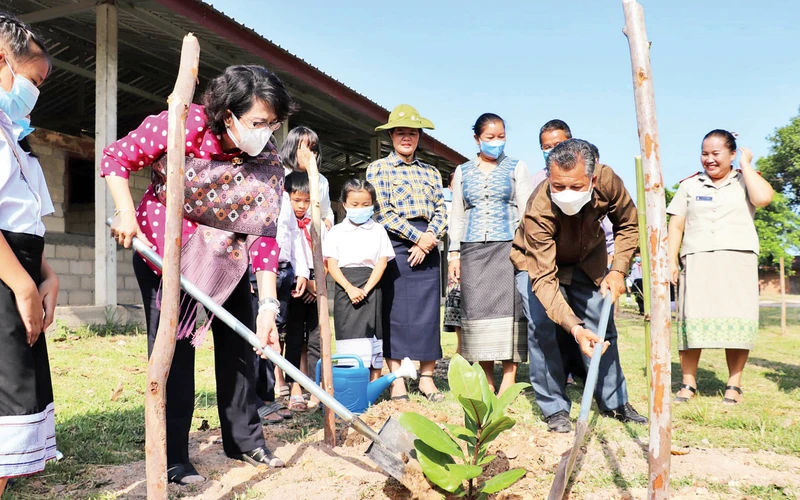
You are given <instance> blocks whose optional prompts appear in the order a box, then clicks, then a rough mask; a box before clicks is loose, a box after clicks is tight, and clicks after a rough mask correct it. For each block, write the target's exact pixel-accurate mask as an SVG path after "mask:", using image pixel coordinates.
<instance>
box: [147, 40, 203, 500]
mask: <svg viewBox="0 0 800 500" xmlns="http://www.w3.org/2000/svg"><path fill="white" fill-rule="evenodd" d="M199 65H200V44H199V43H198V41H197V38H195V37H194V35H192V34H191V33H190V34H188V35H186V36H185V37H184V39H183V47H182V48H181V63H180V67H179V69H178V77H177V79H176V80H175V88H174V89H173V91H172V94H170V96H169V98H167V104H168V106H169V128H168V132H167V207H166V223H165V225H164V226H165V227H164V230H165V235H164V268H163V270H162V274H161V276H162V285H161V316H160V319H159V324H158V333H157V334H156V341H155V344H154V345H153V352H152V354H151V355H150V361H149V362H148V364H147V391H146V392H145V410H144V425H145V458H146V466H145V467H146V472H147V498H148V499H158V500H166V499H167V423H166V406H167V404H166V403H167V377H168V376H169V369H170V366H171V365H172V356H173V355H174V354H175V336H176V334H177V330H178V319H179V317H180V316H179V314H180V304H179V299H180V291H181V284H180V276H181V246H182V245H181V237H182V235H183V230H182V225H183V200H184V195H183V177H184V170H183V169H184V165H185V163H186V116H187V114H188V112H189V104H191V102H192V98H193V96H194V89H195V85H196V83H197V73H198V70H199Z"/></svg>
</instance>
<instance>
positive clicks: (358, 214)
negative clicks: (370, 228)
mask: <svg viewBox="0 0 800 500" xmlns="http://www.w3.org/2000/svg"><path fill="white" fill-rule="evenodd" d="M345 210H346V211H347V218H348V219H350V222H352V223H353V224H356V225H357V226H360V225H361V224H363V223H365V222H367V221H368V220H370V219H371V218H372V214H374V213H375V209H374V208H373V207H362V208H347V209H345Z"/></svg>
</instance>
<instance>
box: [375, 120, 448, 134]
mask: <svg viewBox="0 0 800 500" xmlns="http://www.w3.org/2000/svg"><path fill="white" fill-rule="evenodd" d="M399 127H408V128H425V129H428V130H434V128H435V127H434V126H433V122H432V121H430V120H428V119H427V118H422V117H420V118H419V120H412V119H411V118H401V119H399V120H395V121H390V122H389V123H387V124H385V125H379V126H377V127H375V131H379V130H390V129H393V128H399Z"/></svg>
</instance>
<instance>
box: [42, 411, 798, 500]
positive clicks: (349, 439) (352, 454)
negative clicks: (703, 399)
mask: <svg viewBox="0 0 800 500" xmlns="http://www.w3.org/2000/svg"><path fill="white" fill-rule="evenodd" d="M404 411H414V412H417V413H420V414H422V415H425V416H427V417H428V418H430V419H431V420H433V421H435V422H438V423H443V422H449V423H453V424H463V422H461V421H460V418H458V417H457V416H455V415H454V416H451V417H448V415H447V414H446V413H445V412H444V411H441V410H439V409H437V408H436V406H431V405H422V404H419V403H417V402H414V401H411V402H409V401H385V402H382V403H380V404H378V405H376V406H373V407H371V408H370V410H369V411H368V412H367V413H366V414H365V415H364V416H363V417H362V418H363V420H364V421H365V422H367V423H368V424H369V425H370V426H372V427H373V428H374V429H376V430H378V429H380V427H381V426H382V425H383V422H384V421H385V420H386V419H387V418H389V417H390V416H392V417H397V416H398V415H399V414H400V413H402V412H404ZM301 422H302V420H298V422H296V423H295V424H293V425H295V426H296V425H297V424H300V423H301ZM342 431H343V432H342V433H341V435H340V437H341V438H342V439H341V440H340V441H339V442H340V443H341V445H340V446H337V447H335V448H329V447H328V446H326V445H324V444H322V443H321V442H320V441H321V439H322V432H321V431H319V432H318V433H316V434H314V435H312V436H309V437H308V438H307V441H308V442H304V443H289V442H286V441H284V440H282V439H279V436H285V435H286V426H271V427H265V436H266V437H267V444H268V446H269V447H270V449H272V450H274V452H275V454H276V455H277V456H279V457H280V458H282V459H283V460H284V461H286V464H287V466H286V468H285V469H277V470H275V469H267V468H266V467H259V468H256V467H251V466H249V465H246V464H244V463H242V462H238V461H234V460H231V459H229V458H228V457H226V456H225V454H224V453H223V451H222V445H221V439H220V433H219V430H218V429H217V430H208V431H196V432H193V433H192V434H191V436H190V453H191V455H192V460H193V462H194V464H195V465H196V467H197V469H198V470H199V471H200V473H202V474H203V475H205V476H206V477H208V478H209V481H207V482H206V483H204V484H202V485H198V486H187V487H178V486H174V485H171V486H170V497H171V498H186V499H204V500H205V499H210V500H213V499H228V498H233V497H235V496H237V495H240V496H242V497H243V498H262V497H263V498H266V497H269V498H279V499H280V498H287V499H289V498H291V499H298V500H306V499H307V500H318V499H319V500H321V499H331V498H337V499H338V498H347V499H350V498H361V499H389V500H407V499H410V498H412V496H411V494H410V493H409V491H408V490H407V489H406V488H405V487H403V486H402V485H401V484H400V483H399V482H397V481H395V480H394V479H392V478H389V477H387V476H386V475H385V474H384V473H383V472H382V471H380V470H379V469H377V467H376V466H375V465H374V464H373V463H372V462H371V461H370V460H369V458H367V457H366V456H365V455H364V452H365V450H366V448H367V446H368V442H367V441H366V439H364V438H363V437H362V436H360V435H359V434H357V433H355V432H354V431H352V430H349V429H348V430H345V429H342ZM572 440H573V435H572V434H551V433H548V432H547V431H546V429H545V426H544V424H541V423H539V422H534V423H525V422H520V423H518V424H517V426H516V427H514V429H512V430H511V431H508V432H506V433H504V434H503V435H502V436H501V437H500V438H498V439H497V440H496V441H495V442H494V443H493V444H492V446H491V448H490V453H492V454H496V455H497V458H496V459H495V460H494V461H493V462H492V463H491V464H490V465H489V466H488V467H487V471H486V475H487V476H489V475H494V474H497V473H500V472H504V471H506V470H509V469H512V468H518V467H521V468H523V469H525V470H526V471H527V473H526V475H525V476H524V477H523V478H522V479H521V480H519V481H518V482H517V483H516V484H515V485H514V486H513V487H512V488H510V489H509V490H507V491H506V492H504V493H502V494H500V495H497V497H496V498H497V499H505V500H510V499H536V498H545V497H546V496H547V493H548V492H549V489H550V484H551V482H552V479H553V472H554V471H555V469H556V467H557V466H558V462H559V461H560V459H561V455H562V454H563V453H564V452H566V451H568V450H569V449H570V448H571V447H572ZM682 452H687V453H686V454H684V455H676V456H673V457H672V478H673V480H676V479H681V478H692V479H691V480H685V482H686V483H690V484H687V485H684V486H681V487H677V488H674V489H673V492H672V498H675V499H687V498H691V499H699V498H726V499H727V498H730V499H734V498H735V499H741V498H748V497H747V496H746V494H744V493H743V491H745V490H746V487H747V486H763V487H770V486H776V487H779V488H784V492H786V491H789V492H794V493H793V494H795V495H797V494H798V493H800V458H797V457H791V456H783V455H777V454H775V453H766V452H751V451H749V450H746V449H735V450H721V449H713V448H685V449H683V450H682ZM610 470H614V471H616V472H615V475H614V478H615V479H614V483H615V485H616V488H614V489H611V490H609V489H605V490H603V491H598V490H597V488H596V487H595V488H592V487H591V485H592V483H593V477H594V476H596V475H597V474H598V471H602V474H603V475H608V472H609V471H610ZM646 474H647V459H646V443H641V442H639V441H637V440H634V439H626V440H624V441H620V442H610V441H608V442H605V441H603V440H602V439H601V438H600V437H598V436H592V437H591V438H590V441H589V443H588V444H587V445H586V453H585V454H584V455H583V456H582V457H580V458H579V461H578V464H577V465H576V473H575V474H573V478H576V477H577V480H574V481H573V483H571V484H570V486H569V488H570V490H569V491H570V494H569V498H572V499H587V500H595V499H596V500H601V499H602V500H608V499H638V498H645V497H646V494H647V490H646V487H645V486H646V483H644V482H643V481H644V480H643V478H646ZM86 477H87V481H82V482H81V483H80V484H81V485H83V486H79V487H73V489H69V488H67V489H64V488H61V489H58V490H54V491H53V492H52V493H53V495H54V496H66V495H69V496H72V497H76V498H85V497H88V496H91V495H103V494H104V495H107V496H113V495H117V497H118V498H132V499H137V498H145V497H146V491H145V466H144V461H138V462H134V463H131V464H127V465H124V466H119V467H98V468H95V469H91V470H90V471H88V472H87V473H86ZM715 486H716V487H715ZM719 486H724V487H725V488H724V490H725V491H727V493H720V488H719ZM78 488H81V489H78ZM751 498H756V497H751ZM788 498H791V496H788Z"/></svg>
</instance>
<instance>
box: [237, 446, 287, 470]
mask: <svg viewBox="0 0 800 500" xmlns="http://www.w3.org/2000/svg"><path fill="white" fill-rule="evenodd" d="M234 458H236V459H237V460H241V461H242V462H247V463H248V464H250V465H252V466H253V467H258V466H259V465H266V466H267V467H274V468H280V467H285V466H286V464H285V463H284V462H283V460H281V459H280V458H278V457H276V456H275V455H273V454H272V452H271V451H269V450H268V449H267V447H266V446H262V447H261V448H256V449H255V450H252V451H248V452H247V453H242V454H241V455H239V456H238V457H234Z"/></svg>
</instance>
